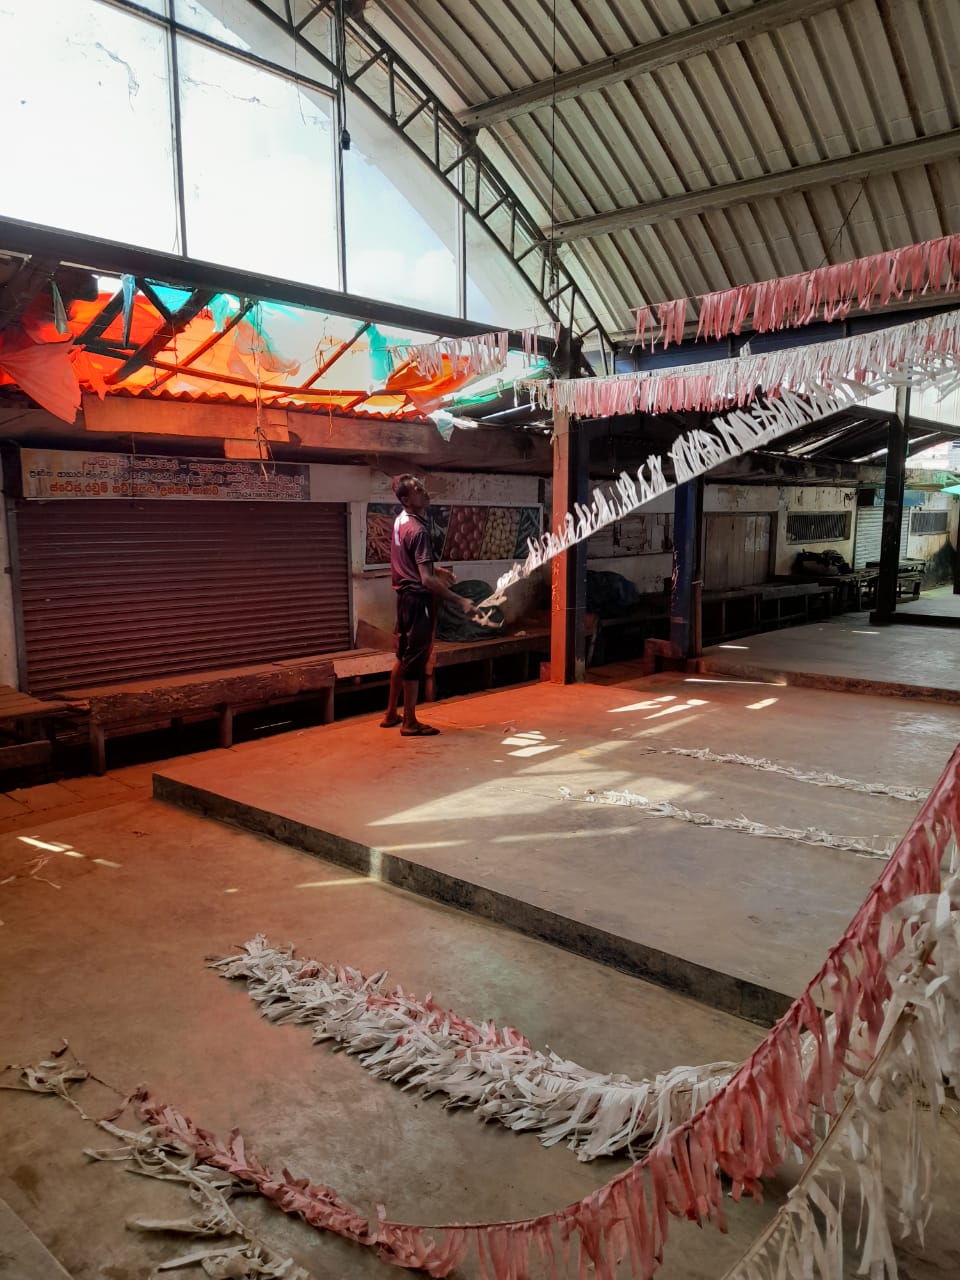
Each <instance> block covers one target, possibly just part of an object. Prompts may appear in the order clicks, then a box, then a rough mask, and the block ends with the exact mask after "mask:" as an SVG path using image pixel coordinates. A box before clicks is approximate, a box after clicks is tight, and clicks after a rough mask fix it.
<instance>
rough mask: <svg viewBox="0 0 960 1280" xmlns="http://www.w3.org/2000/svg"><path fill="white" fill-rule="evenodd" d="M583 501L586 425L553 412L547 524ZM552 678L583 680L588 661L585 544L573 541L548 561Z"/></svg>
mask: <svg viewBox="0 0 960 1280" xmlns="http://www.w3.org/2000/svg"><path fill="white" fill-rule="evenodd" d="M575 502H579V503H580V504H581V505H583V506H586V505H587V448H586V429H585V427H584V426H583V424H582V423H581V422H580V421H579V420H578V419H577V418H571V417H570V415H569V414H567V413H561V412H556V413H555V414H554V419H553V503H552V508H553V509H552V512H551V526H552V528H553V529H555V530H556V529H562V528H563V525H564V519H565V517H566V514H567V512H568V511H571V512H572V511H573V504H574V503H575ZM550 568H551V574H552V579H551V597H550V598H551V607H550V679H551V681H552V682H553V683H554V684H574V683H576V682H579V681H581V680H583V675H584V670H585V667H586V659H585V653H586V647H585V641H584V635H585V631H584V609H585V604H586V595H587V544H586V542H578V543H575V544H574V545H573V546H572V547H570V548H569V549H568V550H567V551H564V552H561V554H560V555H558V556H555V557H554V559H553V560H552V561H551V562H550Z"/></svg>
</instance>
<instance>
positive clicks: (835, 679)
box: [699, 596, 960, 703]
mask: <svg viewBox="0 0 960 1280" xmlns="http://www.w3.org/2000/svg"><path fill="white" fill-rule="evenodd" d="M950 598H951V599H954V598H956V597H952V596H951V597H950ZM918 606H919V607H921V608H923V607H926V602H925V601H924V600H922V599H921V600H920V601H918V602H917V604H912V603H911V604H903V603H902V602H898V604H897V613H898V614H899V613H900V611H901V608H902V609H903V615H904V616H906V614H907V610H909V609H917V608H918ZM937 607H938V608H939V601H938V605H937ZM699 665H700V670H701V671H702V672H704V673H710V672H712V673H713V674H714V675H727V676H734V677H738V678H740V679H749V680H771V681H774V682H777V683H781V684H787V685H795V686H797V687H800V688H806V689H828V690H837V691H840V692H852V693H870V694H876V695H879V696H881V697H891V696H892V697H899V698H913V699H922V700H923V701H926V702H949V703H960V636H958V635H957V634H956V633H955V632H954V631H952V630H949V629H944V630H940V629H939V628H934V627H924V626H897V625H895V624H894V625H891V626H883V627H879V626H873V625H872V624H871V622H870V615H869V614H868V613H847V614H843V615H842V616H840V617H836V618H830V619H827V620H826V621H824V622H820V623H816V624H812V625H808V626H805V627H791V628H789V629H788V630H784V631H768V632H765V633H764V634H762V635H756V636H745V637H744V638H743V639H741V640H737V641H736V642H735V643H729V644H718V645H712V646H711V647H710V648H709V649H705V650H704V653H703V657H702V659H700V664H699Z"/></svg>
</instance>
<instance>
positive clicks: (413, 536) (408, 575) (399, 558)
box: [390, 511, 433, 595]
mask: <svg viewBox="0 0 960 1280" xmlns="http://www.w3.org/2000/svg"><path fill="white" fill-rule="evenodd" d="M432 563H433V546H432V544H431V542H430V530H429V529H428V527H427V523H426V521H425V520H421V519H420V518H419V517H418V516H416V515H414V514H413V513H412V512H410V511H401V512H400V514H399V515H398V516H397V518H396V520H395V521H394V522H393V542H392V543H391V545H390V578H391V580H392V582H393V589H394V591H417V592H420V593H421V594H422V595H430V592H429V591H428V590H427V588H426V587H425V586H424V585H423V583H422V582H421V581H420V569H419V566H420V565H422V564H432Z"/></svg>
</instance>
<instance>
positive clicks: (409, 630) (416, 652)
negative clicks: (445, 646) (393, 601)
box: [396, 591, 436, 680]
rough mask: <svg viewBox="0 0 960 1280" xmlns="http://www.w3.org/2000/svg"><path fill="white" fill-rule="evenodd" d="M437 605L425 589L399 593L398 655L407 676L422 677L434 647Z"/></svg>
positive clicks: (415, 678)
mask: <svg viewBox="0 0 960 1280" xmlns="http://www.w3.org/2000/svg"><path fill="white" fill-rule="evenodd" d="M435 625H436V606H435V605H434V600H433V596H432V594H430V593H428V592H426V591H423V592H420V591H399V592H398V593H397V631H396V641H397V659H398V661H399V663H400V674H401V676H402V678H403V679H404V680H421V679H423V677H424V676H425V675H426V673H427V662H428V661H429V658H430V650H431V649H432V648H433V632H434V627H435Z"/></svg>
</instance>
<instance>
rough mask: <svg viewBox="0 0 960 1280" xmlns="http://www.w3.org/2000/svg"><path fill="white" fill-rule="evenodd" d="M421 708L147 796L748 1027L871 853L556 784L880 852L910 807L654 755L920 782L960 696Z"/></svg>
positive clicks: (285, 740)
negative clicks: (737, 759) (938, 702)
mask: <svg viewBox="0 0 960 1280" xmlns="http://www.w3.org/2000/svg"><path fill="white" fill-rule="evenodd" d="M762 639H766V637H762ZM622 674H623V673H622V672H621V676H622ZM425 714H427V716H428V718H430V719H432V720H433V721H434V722H435V723H436V724H437V725H439V726H440V727H441V728H442V730H443V732H442V734H441V736H439V737H436V738H431V739H422V738H421V739H409V738H407V739H405V738H401V737H399V736H398V734H397V732H396V731H388V730H384V729H381V728H379V726H378V724H377V721H376V719H373V718H367V719H356V720H351V721H345V722H341V723H339V724H336V725H332V726H326V727H323V728H318V729H312V730H307V731H304V732H302V733H297V734H289V735H285V736H284V737H282V738H275V739H272V740H270V741H268V742H260V743H247V744H243V745H241V746H239V747H235V748H233V749H232V750H230V751H226V752H211V753H209V754H208V755H206V756H204V757H203V758H202V759H197V760H194V761H191V762H186V763H183V764H179V765H173V766H169V767H164V768H162V769H161V770H159V771H158V773H157V775H156V777H155V794H156V796H157V797H158V798H161V799H164V800H168V801H171V802H174V803H177V804H180V805H182V806H184V807H187V808H190V809H192V810H194V811H196V812H199V813H202V814H205V815H209V816H213V817H218V818H221V819H223V820H225V821H228V822H231V823H234V824H236V825H238V826H242V827H245V828H247V829H249V830H253V831H257V832H260V833H263V834H268V835H271V836H274V837H275V838H277V839H280V840H283V841H285V842H287V843H290V844H293V845H295V846H296V847H299V848H303V849H306V850H308V851H310V852H313V853H316V854H319V855H321V856H323V857H325V858H329V859H331V860H332V861H335V862H337V863H339V864H340V865H342V866H346V867H348V868H350V869H351V870H352V871H354V872H357V873H359V874H362V875H369V876H371V877H372V878H373V879H375V880H377V881H380V882H386V883H391V884H396V885H399V886H401V887H403V888H406V889H409V890H412V891H413V892H415V893H418V894H420V895H421V896H423V897H427V898H431V899H433V900H437V901H442V902H445V903H447V904H449V905H452V906H456V907H459V908H461V909H463V910H466V911H469V912H471V913H473V914H474V915H478V916H481V917H483V918H486V919H492V920H497V921H498V922H499V923H501V924H505V925H508V926H509V927H510V928H512V929H515V930H517V931H519V932H521V933H524V934H526V935H528V936H531V937H536V938H540V939H543V940H546V941H549V942H552V943H555V944H557V945H559V946H562V947H565V948H567V949H568V950H571V951H574V952H576V953H577V954H579V955H582V956H585V957H587V958H590V959H592V960H600V961H602V962H604V963H606V964H609V965H611V966H613V967H616V968H619V969H622V970H624V971H626V972H628V973H632V974H634V975H637V976H640V977H644V978H650V979H653V980H655V981H657V982H660V983H663V984H665V985H667V986H670V987H672V988H674V989H675V990H678V991H681V992H683V993H685V994H688V995H692V996H694V997H696V998H697V999H699V1000H701V1001H703V1002H704V1003H706V1004H708V1005H710V1006H711V1007H713V1008H718V1009H724V1010H726V1011H728V1012H733V1013H737V1014H739V1015H741V1016H745V1017H749V1018H752V1019H755V1020H757V1021H759V1022H765V1023H769V1022H771V1021H773V1020H774V1019H775V1018H776V1017H778V1016H779V1014H780V1013H781V1012H782V1011H783V1009H784V1008H785V1007H786V1005H787V1004H788V1003H789V1000H790V999H791V998H792V997H793V996H794V995H796V994H797V993H798V992H799V991H800V990H801V989H802V987H803V986H804V985H805V983H806V981H807V980H808V978H809V977H810V976H811V975H812V974H813V972H814V971H815V970H816V968H817V967H818V965H819V963H820V961H821V959H822V957H823V956H824V955H825V953H826V951H827V949H828V948H829V947H830V945H831V944H832V943H833V942H834V941H835V939H836V938H837V936H838V935H839V934H840V933H841V931H842V930H843V928H844V927H845V926H846V924H847V922H848V921H849V919H850V917H851V916H852V915H853V913H854V912H855V911H856V909H857V907H858V906H859V904H860V902H861V901H862V899H863V897H864V895H865V893H866V890H867V888H868V887H869V885H870V883H871V882H872V881H873V879H874V878H875V877H876V875H877V874H878V872H879V870H880V866H881V865H882V864H881V863H880V862H878V861H875V860H872V859H869V858H864V857H860V856H857V855H856V854H855V853H850V852H841V851H838V850H835V849H830V848H823V847H820V848H813V847H810V846H808V845H801V844H795V843H791V842H788V841H784V840H772V839H762V838H758V837H751V836H746V835H743V834H740V833H737V832H733V831H729V830H716V829H706V828H703V827H699V826H693V825H690V824H688V823H685V822H678V821H675V820H672V819H667V818H653V817H649V816H647V815H645V814H643V813H642V812H640V811H638V810H636V809H630V808H622V807H613V806H605V805H600V804H588V803H584V802H582V801H576V800H574V801H571V800H564V799H561V794H560V788H561V787H567V788H569V789H570V790H571V792H572V793H573V794H574V796H582V794H583V793H584V792H585V791H587V790H588V789H589V790H593V791H603V790H605V789H615V790H629V791H632V792H638V793H641V794H642V795H644V796H647V797H650V798H657V799H667V800H670V801H672V802H673V803H674V804H676V805H678V806H682V807H684V808H687V809H690V810H694V811H699V812H705V813H708V814H710V815H713V816H716V817H721V818H728V819H735V818H739V817H740V816H742V815H746V816H747V817H749V818H750V819H753V820H755V821H758V822H762V823H766V824H770V825H774V824H783V825H786V826H791V827H807V826H816V827H819V828H824V829H826V830H828V831H830V832H831V833H834V834H837V835H846V836H859V837H862V838H877V839H879V840H881V841H883V840H887V839H889V838H893V839H895V838H897V837H899V836H900V835H901V834H902V833H903V831H904V830H905V829H906V827H907V826H908V824H909V822H910V820H911V818H912V817H913V815H914V813H915V812H916V809H917V808H918V807H919V806H918V804H917V803H913V804H911V803H905V802H903V801H898V800H893V799H891V798H888V797H870V796H865V795H861V794H855V793H851V792H847V791H839V790H828V789H825V788H819V787H812V786H809V785H804V784H802V783H799V782H797V781H795V780H793V779H790V778H786V777H783V776H780V775H777V774H772V773H759V772H757V771H755V770H752V769H748V768H742V767H736V766H730V765H720V764H714V763H707V762H704V761H701V760H694V759H689V758H686V757H679V756H672V755H666V754H663V753H661V752H659V751H657V750H656V749H657V748H660V747H667V746H681V747H694V748H699V747H704V746H708V747H712V748H713V749H714V750H715V751H723V752H738V753H741V754H745V755H749V756H753V757H773V758H775V759H777V760H780V761H782V762H784V763H788V764H792V765H795V766H799V767H802V768H812V769H821V770H828V771H831V772H834V773H838V774H843V775H846V776H852V777H855V778H863V779H868V780H873V781H877V780H884V779H886V780H887V781H889V782H894V781H896V782H899V783H901V784H910V785H915V786H922V787H928V786H930V785H932V783H933V782H934V781H935V780H936V778H937V777H938V776H939V773H940V772H941V770H942V768H943V766H944V764H945V762H946V760H947V758H948V756H949V754H950V752H951V751H952V750H953V747H954V746H955V745H956V742H957V740H958V738H960V707H956V708H953V707H938V708H933V707H929V706H928V707H925V708H924V709H923V710H922V711H920V710H919V709H918V708H917V707H916V706H915V705H913V706H910V707H909V708H905V707H904V706H903V705H902V704H900V703H897V702H895V701H892V700H890V699H883V698H863V697H852V696H844V697H842V698H838V697H837V695H833V694H827V693H817V692H809V691H805V690H799V689H792V688H789V687H785V686H780V685H778V686H771V685H763V684H752V683H742V682H737V681H730V680H722V679H720V680H718V679H715V678H709V677H708V678H704V677H699V678H696V677H694V678H691V677H682V676H670V675H664V676H659V677H654V678H652V679H650V680H646V681H643V680H636V681H633V682H631V681H629V680H627V682H626V683H622V684H618V685H608V686H599V685H585V686H579V687H571V688H566V689H563V688H557V687H555V686H551V685H528V686H523V687H518V688H513V689H509V690H504V691H502V692H498V693H493V694H485V695H478V696H476V697H473V698H465V699H461V700H459V701H453V700H451V701H446V702H442V703H438V704H435V705H434V706H431V707H429V708H428V709H427V712H426V713H425Z"/></svg>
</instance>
